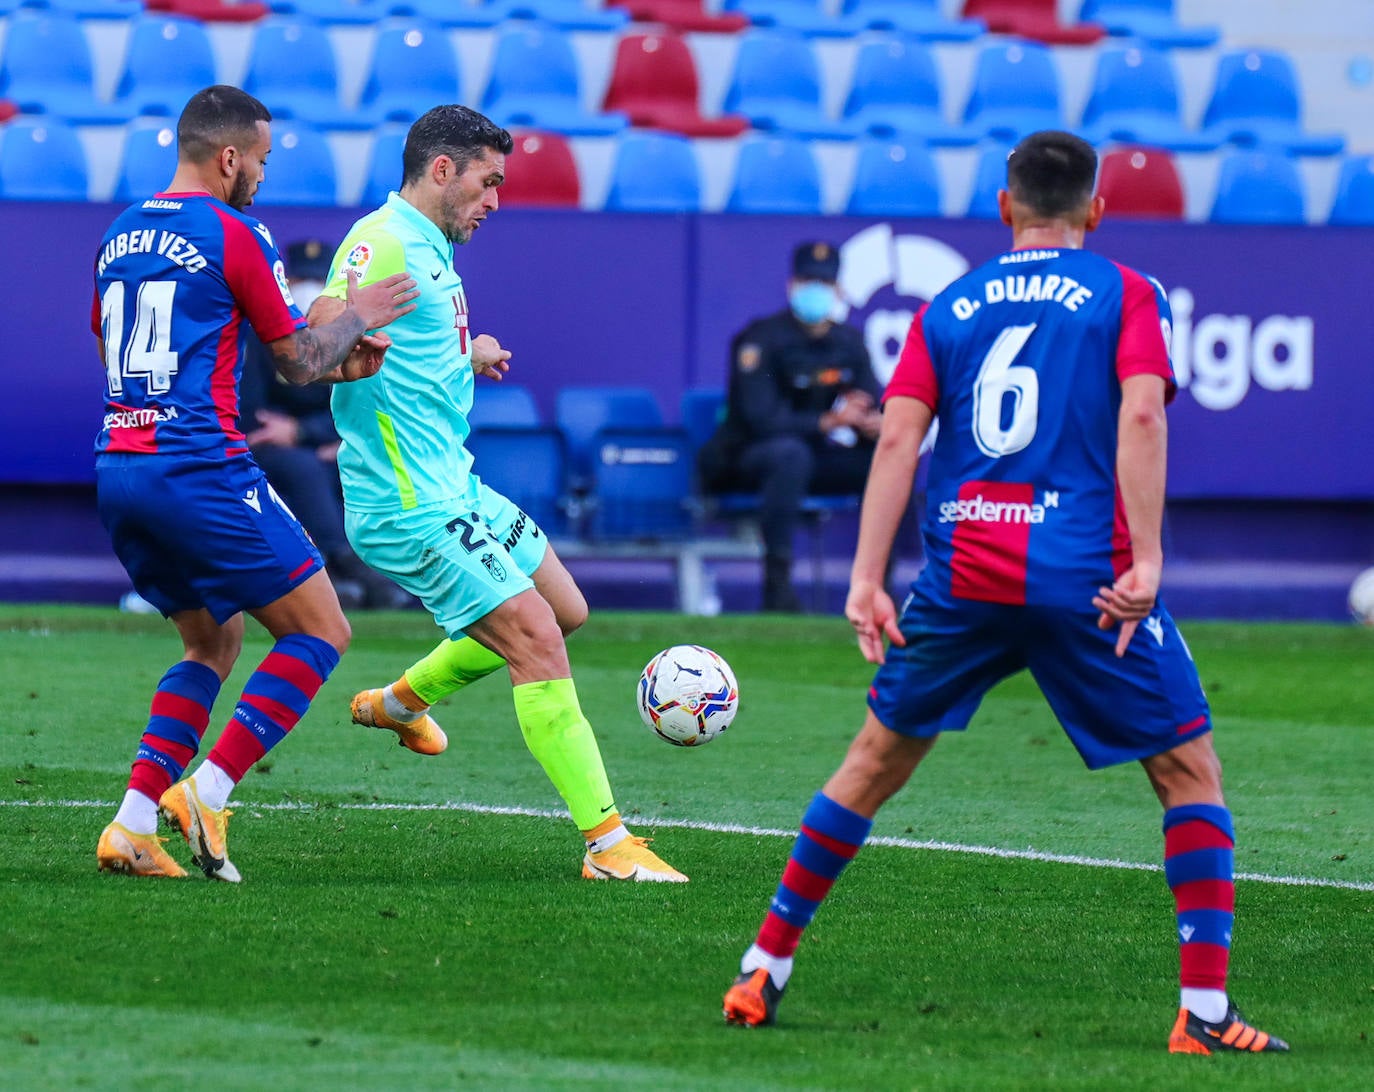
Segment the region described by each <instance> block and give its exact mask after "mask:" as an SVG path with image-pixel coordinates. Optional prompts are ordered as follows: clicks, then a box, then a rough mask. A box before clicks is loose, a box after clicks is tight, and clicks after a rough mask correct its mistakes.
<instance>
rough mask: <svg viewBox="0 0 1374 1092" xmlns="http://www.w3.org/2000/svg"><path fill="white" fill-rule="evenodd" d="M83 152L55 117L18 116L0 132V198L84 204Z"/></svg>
mask: <svg viewBox="0 0 1374 1092" xmlns="http://www.w3.org/2000/svg"><path fill="white" fill-rule="evenodd" d="M88 182H89V179H88V175H87V165H86V153H85V151H84V150H83V148H82V146H81V139H80V138H79V137H78V136H77V135H76V130H75V129H74V128H73V127H72V126H70V125H68V124H66V123H65V122H63V121H61V120H59V119H57V118H43V117H33V118H30V117H19V118H15V119H14V120H13V121H11V122H9V123H8V124H7V125H5V127H4V128H3V129H0V199H4V200H6V201H85V200H86V195H87V188H88Z"/></svg>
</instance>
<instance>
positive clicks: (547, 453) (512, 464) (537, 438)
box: [466, 387, 568, 535]
mask: <svg viewBox="0 0 1374 1092" xmlns="http://www.w3.org/2000/svg"><path fill="white" fill-rule="evenodd" d="M493 389H499V387H492V388H483V389H482V391H481V394H479V395H478V399H479V402H478V407H479V408H476V409H475V410H474V414H475V417H474V421H475V423H474V425H473V429H472V432H471V434H470V435H469V436H468V440H467V444H466V447H467V449H468V450H469V451H470V452H471V453H472V469H473V473H474V474H476V475H477V477H478V478H480V479H481V480H482V481H483V482H484V483H485V484H487V485H489V486H491V488H492V489H495V490H496V491H497V492H498V493H500V494H501V495H502V496H504V497H506V498H507V499H508V500H510V501H512V502H513V503H514V504H515V505H516V506H517V507H519V509H520V510H521V511H522V512H527V513H528V514H529V515H530V517H531V518H532V519H533V520H534V521H535V523H537V524H539V526H540V528H541V529H543V531H544V533H545V534H548V535H558V534H562V533H563V532H564V531H565V530H567V527H568V516H567V497H566V492H567V486H566V474H567V453H566V447H565V444H564V440H563V435H562V433H561V432H559V431H558V429H556V428H553V427H549V426H545V425H499V424H486V423H483V422H482V421H481V415H482V410H481V408H480V399H481V398H482V397H483V396H485V395H487V394H489V393H491V390H493Z"/></svg>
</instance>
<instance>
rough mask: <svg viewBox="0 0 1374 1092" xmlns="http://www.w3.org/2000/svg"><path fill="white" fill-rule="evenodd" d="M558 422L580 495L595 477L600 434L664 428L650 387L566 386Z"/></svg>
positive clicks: (558, 406)
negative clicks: (611, 430)
mask: <svg viewBox="0 0 1374 1092" xmlns="http://www.w3.org/2000/svg"><path fill="white" fill-rule="evenodd" d="M554 423H555V424H556V425H557V427H558V430H559V431H560V432H561V433H562V434H563V439H564V441H565V442H566V443H567V448H568V471H569V484H570V485H571V487H572V488H573V489H574V490H576V491H579V492H582V491H585V490H586V489H588V488H589V487H590V486H591V483H592V480H593V478H594V476H595V465H596V452H595V442H596V434H597V432H599V431H600V430H601V429H603V428H611V427H615V428H649V429H653V428H660V427H662V425H663V411H662V410H661V409H660V408H659V404H658V399H657V398H655V397H654V392H653V391H651V390H649V388H647V387H629V386H626V387H583V386H572V387H563V388H562V389H561V390H559V392H558V396H557V399H556V401H555V403H554Z"/></svg>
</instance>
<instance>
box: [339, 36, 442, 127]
mask: <svg viewBox="0 0 1374 1092" xmlns="http://www.w3.org/2000/svg"><path fill="white" fill-rule="evenodd" d="M460 97H461V96H460V88H459V76H458V55H457V54H456V53H455V52H454V49H453V41H452V39H451V38H450V37H449V35H448V32H447V31H445V30H443V29H442V28H441V27H440V26H439V24H438V23H432V22H429V21H428V20H424V19H408V20H405V21H389V22H386V23H383V24H382V26H381V28H380V29H379V30H378V32H377V41H376V45H375V47H374V49H373V52H372V63H371V64H370V65H369V67H368V74H367V81H366V83H364V84H363V93H362V97H361V99H360V100H359V102H358V113H359V114H360V115H361V116H362V117H364V118H366V119H367V121H368V123H369V124H370V125H373V126H376V125H382V124H384V123H386V122H389V121H398V122H405V123H407V124H409V123H410V122H412V121H414V120H415V119H416V118H418V117H419V116H420V115H421V114H423V113H424V112H425V111H426V110H428V109H430V108H431V107H432V106H434V105H436V104H437V103H442V102H457V101H458V100H459V98H460Z"/></svg>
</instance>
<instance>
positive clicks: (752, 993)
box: [725, 967, 783, 1028]
mask: <svg viewBox="0 0 1374 1092" xmlns="http://www.w3.org/2000/svg"><path fill="white" fill-rule="evenodd" d="M782 991H783V987H778V986H775V985H773V978H772V976H771V975H769V973H768V968H766V967H759V968H757V969H756V970H752V971H745V972H744V973H743V974H742V975H740V976H739V977H738V978H736V979H735V982H734V985H732V986H731V987H730V988H729V989H728V990H727V991H726V993H725V1022H726V1023H727V1024H734V1025H735V1026H737V1027H742V1028H756V1027H759V1026H761V1025H763V1024H771V1023H772V1022H773V1020H774V1019H775V1018H776V1017H777V1014H778V1002H779V1001H780V1000H781V999H782Z"/></svg>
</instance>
